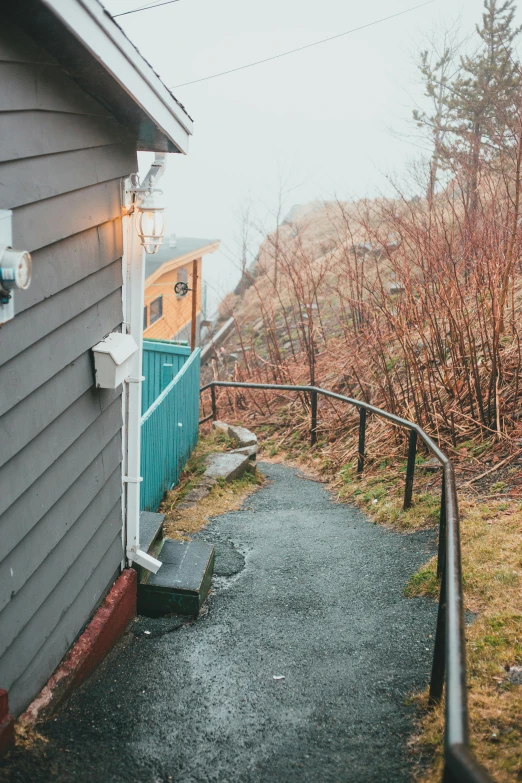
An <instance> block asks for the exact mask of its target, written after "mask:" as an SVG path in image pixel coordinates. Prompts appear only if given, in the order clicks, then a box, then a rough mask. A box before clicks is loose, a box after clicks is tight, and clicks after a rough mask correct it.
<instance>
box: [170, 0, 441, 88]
mask: <svg viewBox="0 0 522 783" xmlns="http://www.w3.org/2000/svg"><path fill="white" fill-rule="evenodd" d="M435 2H437V0H428V2H426V3H421V4H420V5H414V6H413V7H412V8H407V9H406V10H405V11H399V12H398V13H396V14H390V16H383V17H382V19H376V20H375V22H368V23H367V24H362V25H361V26H360V27H353V28H352V29H351V30H346V31H345V32H344V33H337V35H331V36H330V37H329V38H322V39H321V40H320V41H314V42H313V43H309V44H305V45H304V46H298V47H297V49H290V50H289V51H288V52H281V53H280V54H274V55H272V57H265V59H264V60H256V61H255V62H253V63H247V64H246V65H239V66H238V67H237V68H231V69H230V70H229V71H221V72H220V73H214V74H212V75H211V76H203V78H201V79H194V80H193V81H191V82H183V84H176V85H175V86H174V87H172V88H171V89H173V90H176V89H177V88H178V87H187V86H188V85H189V84H197V83H198V82H206V81H208V79H217V77H218V76H226V75H227V74H229V73H235V72H236V71H242V70H243V69H244V68H253V66H254V65H262V64H263V63H268V62H270V61H271V60H277V59H279V57H287V56H288V55H289V54H295V53H296V52H302V51H303V49H310V47H311V46H319V44H323V43H327V42H328V41H334V40H335V39H336V38H342V36H343V35H350V33H356V32H358V31H359V30H364V29H365V28H366V27H373V26H374V25H376V24H380V23H381V22H387V21H388V19H395V18H396V17H397V16H403V15H404V14H409V13H410V11H415V10H416V9H417V8H423V7H424V6H425V5H431V3H435Z"/></svg>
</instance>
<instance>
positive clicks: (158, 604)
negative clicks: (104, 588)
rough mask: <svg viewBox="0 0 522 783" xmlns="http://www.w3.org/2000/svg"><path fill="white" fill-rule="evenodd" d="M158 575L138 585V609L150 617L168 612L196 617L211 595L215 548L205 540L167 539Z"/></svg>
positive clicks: (143, 579)
mask: <svg viewBox="0 0 522 783" xmlns="http://www.w3.org/2000/svg"><path fill="white" fill-rule="evenodd" d="M158 559H159V560H160V561H161V562H162V564H163V565H162V566H161V568H160V569H159V571H158V573H157V574H147V576H145V577H143V578H142V580H141V581H140V584H139V585H138V612H139V614H144V615H146V616H147V617H160V616H161V615H165V614H181V615H186V616H189V617H195V616H197V614H198V612H199V610H200V608H201V605H202V604H203V601H204V600H205V598H206V597H207V595H208V591H209V590H210V584H211V581H212V574H213V571H214V547H213V546H211V545H210V544H206V543H205V542H204V541H173V540H172V539H165V540H164V543H163V547H162V549H161V552H160V553H159V557H158Z"/></svg>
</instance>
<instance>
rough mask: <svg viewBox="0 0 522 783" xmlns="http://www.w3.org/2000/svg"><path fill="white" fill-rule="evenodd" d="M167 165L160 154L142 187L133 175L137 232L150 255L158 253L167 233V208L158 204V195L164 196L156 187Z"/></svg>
mask: <svg viewBox="0 0 522 783" xmlns="http://www.w3.org/2000/svg"><path fill="white" fill-rule="evenodd" d="M165 163H166V161H165V155H164V154H162V153H158V154H157V155H156V159H155V160H154V162H153V164H152V166H151V167H150V169H149V172H148V173H147V176H146V177H145V179H144V181H143V183H142V184H141V185H140V184H139V180H138V177H137V175H136V174H133V175H132V178H133V185H134V186H133V187H132V188H131V193H132V196H133V199H134V203H133V205H132V206H133V208H134V211H135V213H136V231H137V232H138V236H139V238H140V242H141V244H142V246H143V248H144V249H145V252H146V253H148V254H149V255H153V254H154V253H156V252H157V250H158V248H159V247H160V245H161V243H162V241H163V235H164V233H165V221H164V211H165V207H164V206H163V204H160V203H158V199H157V194H163V191H161V190H158V189H157V188H155V187H154V185H155V184H156V182H157V181H158V180H159V179H160V178H161V177H162V176H163V172H164V171H165Z"/></svg>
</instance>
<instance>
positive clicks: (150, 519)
mask: <svg viewBox="0 0 522 783" xmlns="http://www.w3.org/2000/svg"><path fill="white" fill-rule="evenodd" d="M164 519H165V514H155V513H154V512H153V511H142V512H141V513H140V549H141V551H142V552H149V554H152V551H151V550H152V549H157V543H158V541H159V540H162V539H163V520H164ZM155 545H156V546H155ZM160 549H161V547H160Z"/></svg>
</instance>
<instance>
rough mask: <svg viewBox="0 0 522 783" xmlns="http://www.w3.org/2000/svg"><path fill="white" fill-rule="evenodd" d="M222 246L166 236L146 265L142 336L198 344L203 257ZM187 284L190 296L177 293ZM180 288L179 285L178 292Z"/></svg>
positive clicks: (210, 240)
mask: <svg viewBox="0 0 522 783" xmlns="http://www.w3.org/2000/svg"><path fill="white" fill-rule="evenodd" d="M218 247H219V239H217V240H214V239H195V238H191V237H181V238H177V237H175V236H170V237H165V239H164V241H163V244H162V246H161V247H160V249H159V250H158V252H157V253H155V254H154V255H151V256H147V258H146V263H145V301H144V308H143V336H144V338H145V339H151V338H155V339H160V340H171V339H174V340H187V341H188V342H190V344H191V346H192V348H194V346H195V345H198V344H199V330H200V324H201V273H202V260H203V256H204V255H207V254H208V253H213V252H214V251H215V250H217V249H218ZM177 283H185V284H186V286H188V289H189V291H188V293H186V294H185V295H183V293H182V292H178V293H176V291H175V290H174V286H175V285H176V284H177ZM179 288H180V286H178V289H179Z"/></svg>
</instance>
